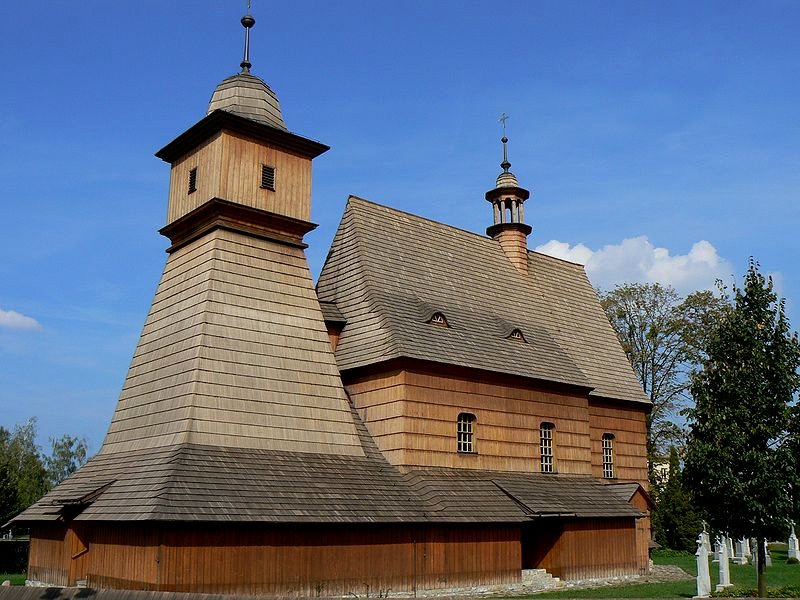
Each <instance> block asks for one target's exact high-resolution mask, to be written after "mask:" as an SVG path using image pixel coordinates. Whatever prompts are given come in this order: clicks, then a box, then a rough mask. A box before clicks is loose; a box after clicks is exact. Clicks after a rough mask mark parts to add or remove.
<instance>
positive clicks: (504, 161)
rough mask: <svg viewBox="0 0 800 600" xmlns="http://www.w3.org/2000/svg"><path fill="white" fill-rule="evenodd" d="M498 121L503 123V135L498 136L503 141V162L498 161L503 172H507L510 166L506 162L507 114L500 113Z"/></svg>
mask: <svg viewBox="0 0 800 600" xmlns="http://www.w3.org/2000/svg"><path fill="white" fill-rule="evenodd" d="M498 121H500V122H501V123H502V124H503V137H502V138H500V141H501V142H503V162H501V163H500V166H501V167H503V171H504V172H505V173H508V170H509V169H510V168H511V163H510V162H508V138H507V137H506V121H508V115H507V114H506V113H503V114H502V115H500V118H499V119H498Z"/></svg>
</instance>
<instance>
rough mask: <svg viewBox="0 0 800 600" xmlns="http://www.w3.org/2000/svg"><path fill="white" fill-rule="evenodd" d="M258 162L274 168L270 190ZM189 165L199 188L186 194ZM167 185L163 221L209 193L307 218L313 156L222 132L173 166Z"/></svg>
mask: <svg viewBox="0 0 800 600" xmlns="http://www.w3.org/2000/svg"><path fill="white" fill-rule="evenodd" d="M262 165H266V166H268V167H273V168H274V169H275V185H274V190H271V189H267V188H262V187H261V174H262ZM192 169H197V175H196V184H197V189H196V190H195V191H193V192H191V193H189V187H188V186H189V173H190V171H191V170H192ZM169 190H170V191H169V209H168V213H167V223H172V222H173V221H175V220H177V219H179V218H180V217H182V216H184V215H186V214H188V213H190V212H191V211H193V210H194V209H196V208H198V207H199V206H201V205H202V204H204V203H206V202H208V201H209V200H211V199H212V198H220V199H222V200H229V201H231V202H236V203H238V204H243V205H245V206H250V207H252V208H259V209H261V210H266V211H269V212H273V213H277V214H280V215H285V216H287V217H293V218H295V219H300V220H302V221H310V220H311V159H309V158H307V157H303V156H300V155H299V154H296V153H293V152H290V151H288V150H285V149H283V148H279V147H278V146H275V145H271V144H268V143H266V142H262V141H256V140H253V139H251V138H248V137H246V136H243V135H241V134H237V133H232V132H229V131H221V132H219V133H217V134H216V135H214V136H212V137H211V138H209V139H208V140H207V141H206V142H204V143H203V144H201V145H200V146H199V147H198V148H197V149H196V150H194V151H192V152H190V153H189V154H187V155H186V156H184V157H182V158H180V159H178V160H177V161H176V162H175V163H174V164H173V165H172V171H171V173H170V188H169Z"/></svg>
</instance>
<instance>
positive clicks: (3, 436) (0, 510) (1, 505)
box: [0, 427, 17, 527]
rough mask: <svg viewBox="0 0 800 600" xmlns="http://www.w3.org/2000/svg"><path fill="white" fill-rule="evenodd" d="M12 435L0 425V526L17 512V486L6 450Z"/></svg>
mask: <svg viewBox="0 0 800 600" xmlns="http://www.w3.org/2000/svg"><path fill="white" fill-rule="evenodd" d="M10 437H11V435H10V433H9V432H8V430H6V429H4V428H2V427H0V527H2V526H3V525H4V524H5V523H7V522H8V520H9V519H10V518H11V517H13V516H14V515H15V514H16V512H17V488H16V486H15V485H14V480H13V477H12V473H11V462H10V461H9V460H8V453H7V451H6V449H7V447H8V439H9V438H10Z"/></svg>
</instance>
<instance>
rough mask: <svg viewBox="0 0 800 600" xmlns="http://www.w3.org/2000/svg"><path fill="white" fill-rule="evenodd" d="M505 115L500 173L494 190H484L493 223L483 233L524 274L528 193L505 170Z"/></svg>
mask: <svg viewBox="0 0 800 600" xmlns="http://www.w3.org/2000/svg"><path fill="white" fill-rule="evenodd" d="M507 120H508V115H507V114H506V113H503V115H502V116H501V117H500V122H501V123H502V124H503V137H502V138H500V141H501V142H502V143H503V162H501V163H500V167H501V168H502V169H503V172H502V173H500V175H498V176H497V181H496V182H495V187H494V189H491V190H489V191H488V192H486V199H487V200H488V201H489V202H491V204H492V212H493V213H494V224H493V225H492V226H490V227H487V229H486V233H487V235H489V237H491V238H492V239H494V240H496V241H497V242H499V243H500V246H501V247H502V248H503V252H505V253H506V255H507V256H508V258H509V260H511V262H512V263H513V264H514V266H515V267H517V269H519V271H520V272H521V273H524V274H527V273H528V242H527V237H528V234H529V233H530V232H531V231H532V228H531V226H530V225H526V224H525V213H524V209H523V204H524V203H525V200H527V199H528V198H529V197H530V195H531V193H530V192H529V191H528V190H526V189H525V188H522V187H520V186H519V181H517V178H516V176H515V175H514V174H513V173H512V172H511V171H510V170H509V169H511V163H510V162H508V138H507V137H506V121H507Z"/></svg>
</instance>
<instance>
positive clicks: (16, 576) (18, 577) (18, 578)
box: [0, 573, 25, 585]
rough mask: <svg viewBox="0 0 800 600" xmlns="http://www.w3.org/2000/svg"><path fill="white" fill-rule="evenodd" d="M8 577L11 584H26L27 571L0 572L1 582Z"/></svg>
mask: <svg viewBox="0 0 800 600" xmlns="http://www.w3.org/2000/svg"><path fill="white" fill-rule="evenodd" d="M6 579H8V580H10V581H11V585H25V573H0V583H2V582H4V581H5V580H6Z"/></svg>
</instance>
